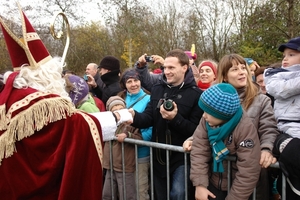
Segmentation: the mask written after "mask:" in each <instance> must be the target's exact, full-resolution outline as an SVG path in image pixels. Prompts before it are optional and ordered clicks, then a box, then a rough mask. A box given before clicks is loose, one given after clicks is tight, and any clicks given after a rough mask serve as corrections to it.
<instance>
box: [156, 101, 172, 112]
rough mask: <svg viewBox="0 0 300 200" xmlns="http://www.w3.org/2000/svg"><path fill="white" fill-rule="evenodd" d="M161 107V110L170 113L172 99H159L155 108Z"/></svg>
mask: <svg viewBox="0 0 300 200" xmlns="http://www.w3.org/2000/svg"><path fill="white" fill-rule="evenodd" d="M161 105H163V108H164V109H165V110H166V111H172V110H173V109H174V105H173V100H172V99H160V100H159V102H158V104H157V108H160V106H161Z"/></svg>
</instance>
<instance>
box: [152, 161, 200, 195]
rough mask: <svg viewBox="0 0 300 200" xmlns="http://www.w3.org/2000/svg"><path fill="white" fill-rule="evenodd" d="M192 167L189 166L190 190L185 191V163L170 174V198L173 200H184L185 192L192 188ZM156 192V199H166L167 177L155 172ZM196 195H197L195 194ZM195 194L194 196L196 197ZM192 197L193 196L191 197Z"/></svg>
mask: <svg viewBox="0 0 300 200" xmlns="http://www.w3.org/2000/svg"><path fill="white" fill-rule="evenodd" d="M189 174H190V169H189V167H188V191H185V186H184V184H185V181H184V180H185V177H184V165H181V166H179V167H178V168H177V169H176V170H175V171H174V172H173V173H172V174H171V175H170V199H171V200H184V199H185V193H186V192H189V191H190V189H191V185H192V184H191V181H190V179H189ZM153 178H154V182H153V185H154V194H155V200H166V199H167V192H168V191H167V178H166V177H163V178H162V177H159V176H156V175H155V173H154V176H153ZM194 196H195V195H194ZM194 196H193V198H195V197H194ZM190 199H192V198H190Z"/></svg>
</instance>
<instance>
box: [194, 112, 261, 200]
mask: <svg viewBox="0 0 300 200" xmlns="http://www.w3.org/2000/svg"><path fill="white" fill-rule="evenodd" d="M225 145H226V147H227V148H228V150H229V152H230V155H234V156H237V160H236V162H232V186H231V189H230V191H229V192H228V195H227V197H226V199H237V200H241V199H248V198H249V196H250V195H251V193H252V192H253V190H254V188H255V186H256V183H257V181H258V179H259V174H260V170H261V167H260V165H259V160H260V142H259V138H258V135H257V130H256V128H255V126H254V125H253V123H251V119H250V118H249V117H247V115H246V114H245V113H244V114H243V116H242V119H241V121H240V122H239V124H238V125H237V126H236V128H235V129H234V131H233V133H232V135H230V136H229V137H228V138H227V139H226V140H225ZM227 164H228V162H227V161H226V160H224V161H223V166H224V172H223V173H212V153H211V146H210V144H209V140H208V136H207V130H206V127H205V120H204V119H203V118H202V119H201V121H200V123H199V125H198V127H197V129H196V130H195V132H194V135H193V145H192V149H191V173H190V179H191V181H192V182H193V185H194V186H204V187H207V186H208V185H209V181H210V182H211V183H212V184H213V185H214V186H215V187H216V188H218V189H220V190H223V191H227Z"/></svg>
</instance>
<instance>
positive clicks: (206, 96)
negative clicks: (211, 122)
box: [198, 83, 241, 121]
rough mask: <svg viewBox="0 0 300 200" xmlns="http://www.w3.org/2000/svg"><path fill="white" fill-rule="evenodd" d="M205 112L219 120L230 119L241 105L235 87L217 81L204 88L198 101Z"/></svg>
mask: <svg viewBox="0 0 300 200" xmlns="http://www.w3.org/2000/svg"><path fill="white" fill-rule="evenodd" d="M198 105H199V107H200V108H201V109H202V110H203V111H204V112H206V113H208V114H210V115H212V116H213V117H215V118H217V119H221V120H226V121H228V120H230V119H231V118H232V117H233V116H234V114H235V113H236V112H237V111H238V110H239V108H240V107H241V103H240V98H239V95H238V94H237V91H236V89H235V88H234V87H233V86H232V85H231V84H228V83H219V84H216V85H213V86H211V87H209V88H208V89H207V90H205V91H204V92H203V93H202V94H201V96H200V98H199V101H198Z"/></svg>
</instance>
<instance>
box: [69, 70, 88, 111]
mask: <svg viewBox="0 0 300 200" xmlns="http://www.w3.org/2000/svg"><path fill="white" fill-rule="evenodd" d="M65 79H66V90H67V92H68V93H69V96H70V98H71V100H72V102H73V103H74V105H75V106H77V105H78V104H79V103H80V102H81V101H82V100H83V99H84V98H85V97H86V96H87V95H88V94H89V86H88V84H87V83H86V82H85V80H84V79H83V78H81V77H79V76H76V75H66V76H65Z"/></svg>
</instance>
